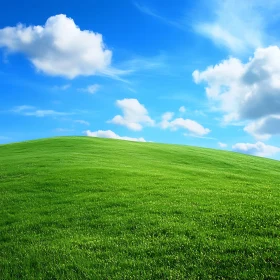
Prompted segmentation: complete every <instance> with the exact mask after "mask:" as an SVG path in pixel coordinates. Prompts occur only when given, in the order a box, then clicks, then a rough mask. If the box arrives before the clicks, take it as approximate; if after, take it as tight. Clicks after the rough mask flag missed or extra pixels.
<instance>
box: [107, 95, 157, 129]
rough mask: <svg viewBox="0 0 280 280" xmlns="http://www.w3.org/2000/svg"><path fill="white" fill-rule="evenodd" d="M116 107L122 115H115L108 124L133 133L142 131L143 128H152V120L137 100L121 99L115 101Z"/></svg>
mask: <svg viewBox="0 0 280 280" xmlns="http://www.w3.org/2000/svg"><path fill="white" fill-rule="evenodd" d="M116 105H117V107H119V108H120V109H121V110H122V112H123V115H117V116H115V117H114V118H113V119H112V120H110V121H109V122H110V123H113V124H118V125H123V126H126V127H127V128H129V129H131V130H135V131H139V130H142V128H143V126H153V125H154V120H152V119H151V118H150V116H149V114H148V111H147V109H146V108H145V106H144V105H142V104H140V103H139V101H138V100H137V99H123V100H117V102H116Z"/></svg>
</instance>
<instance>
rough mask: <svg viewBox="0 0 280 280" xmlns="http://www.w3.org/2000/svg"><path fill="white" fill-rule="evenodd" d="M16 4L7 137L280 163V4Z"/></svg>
mask: <svg viewBox="0 0 280 280" xmlns="http://www.w3.org/2000/svg"><path fill="white" fill-rule="evenodd" d="M244 2H245V1H241V0H240V1H233V0H224V1H219V0H209V1H202V0H201V1H188V0H176V1H171V0H160V1H159V0H153V1H152V0H149V1H147V0H145V1H144V0H143V1H142V0H139V1H130V0H122V1H114V0H94V1H93V0H91V1H80V2H79V3H78V2H75V3H74V2H73V3H71V2H69V1H45V2H44V3H43V2H42V3H39V2H38V1H30V0H27V1H24V3H23V2H22V1H8V2H7V3H5V4H4V5H3V4H2V7H1V10H0V91H1V94H0V143H9V142H16V141H23V140H29V139H36V138H43V137H53V136H62V135H88V136H92V137H108V138H117V139H124V140H134V141H153V142H164V143H176V144H185V145H195V146H203V147H210V148H216V149H226V150H233V151H237V152H243V153H248V154H254V155H258V156H264V157H271V158H275V159H280V141H279V140H280V137H279V135H280V49H279V44H280V42H279V32H278V30H279V27H280V3H279V1H274V0H270V1H267V2H266V3H264V1H259V0H254V1H249V0H248V1H246V3H244Z"/></svg>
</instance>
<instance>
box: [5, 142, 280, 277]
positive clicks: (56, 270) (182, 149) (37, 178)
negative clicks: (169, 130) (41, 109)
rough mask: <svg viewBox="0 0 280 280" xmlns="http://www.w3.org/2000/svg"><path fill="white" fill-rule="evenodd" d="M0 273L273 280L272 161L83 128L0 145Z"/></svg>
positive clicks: (276, 209)
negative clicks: (81, 132)
mask: <svg viewBox="0 0 280 280" xmlns="http://www.w3.org/2000/svg"><path fill="white" fill-rule="evenodd" d="M0 157H1V160H0V213H1V219H0V277H2V278H1V279H279V277H280V276H279V273H280V240H279V239H280V202H279V201H280V162H279V161H273V160H269V159H263V158H258V157H252V156H245V155H241V154H237V153H231V152H224V151H217V150H211V149H202V148H195V147H187V146H177V145H164V144H155V143H136V142H128V141H119V140H111V139H98V138H88V137H63V138H53V139H43V140H36V141H29V142H23V143H16V144H9V145H2V146H0Z"/></svg>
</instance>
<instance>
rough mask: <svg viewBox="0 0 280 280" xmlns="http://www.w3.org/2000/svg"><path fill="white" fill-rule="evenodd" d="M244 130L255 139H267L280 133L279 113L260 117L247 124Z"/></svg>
mask: <svg viewBox="0 0 280 280" xmlns="http://www.w3.org/2000/svg"><path fill="white" fill-rule="evenodd" d="M244 130H245V131H246V132H248V133H250V134H251V135H253V136H255V137H256V138H257V139H260V140H266V139H269V138H270V137H271V136H272V135H276V134H280V115H271V116H268V117H264V118H261V119H259V120H257V121H255V122H252V123H250V124H249V125H247V126H246V127H245V128H244Z"/></svg>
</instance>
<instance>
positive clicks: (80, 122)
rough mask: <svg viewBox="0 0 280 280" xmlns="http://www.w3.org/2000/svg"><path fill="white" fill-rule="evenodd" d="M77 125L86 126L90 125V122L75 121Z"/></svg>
mask: <svg viewBox="0 0 280 280" xmlns="http://www.w3.org/2000/svg"><path fill="white" fill-rule="evenodd" d="M75 123H79V124H84V125H90V123H89V122H87V121H84V120H75Z"/></svg>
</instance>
